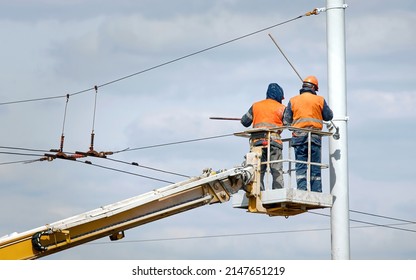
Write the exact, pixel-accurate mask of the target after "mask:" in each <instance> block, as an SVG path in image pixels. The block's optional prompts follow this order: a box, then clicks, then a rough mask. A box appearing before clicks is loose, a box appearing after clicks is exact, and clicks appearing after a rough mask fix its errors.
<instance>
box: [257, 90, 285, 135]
mask: <svg viewBox="0 0 416 280" xmlns="http://www.w3.org/2000/svg"><path fill="white" fill-rule="evenodd" d="M252 108H253V128H262V127H264V128H273V127H279V126H283V112H284V111H285V105H283V104H281V103H279V102H277V101H276V100H274V99H270V98H268V99H265V100H262V101H259V102H256V103H254V104H253V106H252ZM275 141H276V142H278V143H282V141H280V140H277V139H276V140H275Z"/></svg>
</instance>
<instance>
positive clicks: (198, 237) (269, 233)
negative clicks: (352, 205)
mask: <svg viewBox="0 0 416 280" xmlns="http://www.w3.org/2000/svg"><path fill="white" fill-rule="evenodd" d="M406 224H407V223H406ZM392 225H404V224H403V223H402V224H390V226H392ZM369 227H378V225H367V226H352V227H350V228H351V229H359V228H369ZM329 230H331V229H330V228H315V229H298V230H280V231H265V232H247V233H230V234H213V235H201V236H187V237H167V238H154V239H142V240H125V241H123V240H121V241H118V242H117V244H120V243H141V242H160V241H176V240H192V239H206V238H228V237H243V236H256V235H271V234H288V233H303V232H317V231H329ZM88 244H89V245H102V244H115V243H114V242H111V241H109V242H107V241H105V242H91V243H88Z"/></svg>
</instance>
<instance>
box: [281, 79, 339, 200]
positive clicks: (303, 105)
mask: <svg viewBox="0 0 416 280" xmlns="http://www.w3.org/2000/svg"><path fill="white" fill-rule="evenodd" d="M318 90H319V86H318V79H317V78H316V77H315V76H308V77H306V78H305V79H304V80H303V84H302V88H301V89H300V91H299V93H300V94H299V95H297V96H295V97H292V98H291V99H290V101H289V103H288V105H287V107H286V109H285V112H284V118H283V123H284V124H285V125H291V126H293V127H295V128H296V127H298V128H310V129H316V130H322V126H323V121H330V120H332V118H333V112H332V110H331V108H329V106H328V104H327V103H326V101H325V99H324V98H323V97H322V96H318V95H317V93H316V92H317V91H318ZM291 144H292V146H293V148H294V150H295V158H296V160H299V161H304V162H306V161H308V133H307V132H305V131H300V130H298V131H296V129H295V130H294V131H293V132H292V139H291ZM311 162H317V163H321V136H320V135H318V134H314V133H312V134H311ZM306 176H307V165H306V164H304V163H296V182H297V187H298V189H300V190H307V179H306ZM309 180H310V186H311V191H314V192H322V182H321V167H320V166H317V165H311V172H310V178H309Z"/></svg>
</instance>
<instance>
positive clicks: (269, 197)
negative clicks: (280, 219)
mask: <svg viewBox="0 0 416 280" xmlns="http://www.w3.org/2000/svg"><path fill="white" fill-rule="evenodd" d="M285 129H289V130H295V129H296V130H302V131H304V132H307V133H308V138H309V141H308V142H309V145H308V146H309V147H308V148H309V149H308V150H309V151H310V150H311V148H310V147H311V141H310V139H311V134H312V133H314V134H320V135H321V136H330V135H332V133H331V132H324V131H316V130H312V129H298V128H294V127H277V128H255V129H250V130H247V131H244V132H238V133H235V135H236V136H240V137H246V138H251V135H252V134H254V133H256V134H258V133H259V132H260V133H261V132H264V133H265V135H268V136H266V137H270V135H271V134H272V133H273V132H276V131H283V130H285ZM281 140H282V143H283V144H287V146H288V147H287V148H285V147H284V148H283V150H286V151H287V154H288V156H287V158H284V157H283V158H282V159H281V160H277V161H271V160H270V158H268V159H267V161H265V162H261V153H262V149H264V148H267V149H268V151H270V144H269V143H270V138H269V140H268V141H267V147H253V146H252V147H251V151H250V153H248V154H247V155H246V164H249V165H253V166H255V167H256V170H257V172H255V174H256V176H255V178H254V179H253V182H252V184H251V185H249V186H247V188H246V189H245V190H240V191H238V192H237V193H235V194H234V195H233V197H232V204H233V207H234V208H241V209H247V210H248V211H249V212H253V213H262V214H268V215H269V216H286V217H287V216H293V215H297V214H301V213H304V212H307V211H309V210H314V209H322V208H330V207H332V204H333V196H332V195H331V194H327V193H321V192H313V191H311V188H310V181H309V174H310V168H311V166H312V165H317V166H320V168H321V169H325V168H328V165H327V164H322V163H315V162H311V158H310V152H309V156H308V160H307V161H305V162H303V161H298V160H295V159H292V156H291V153H292V151H291V150H292V147H291V145H290V138H288V139H281ZM284 153H285V152H284ZM268 154H270V153H268ZM275 162H281V163H282V164H284V165H286V166H287V170H282V171H283V174H286V175H288V179H287V180H286V181H287V182H286V183H287V184H285V187H284V188H281V189H272V188H271V186H270V180H269V179H268V178H269V177H270V176H271V175H270V174H268V175H267V174H266V175H267V176H265V179H264V180H265V182H264V184H265V190H263V191H261V190H260V168H261V167H260V166H261V165H267V168H266V170H267V171H266V172H268V173H269V172H270V164H271V163H275ZM296 163H304V164H306V165H307V190H298V189H296V187H292V185H291V181H292V173H293V172H294V171H295V168H294V165H295V164H296Z"/></svg>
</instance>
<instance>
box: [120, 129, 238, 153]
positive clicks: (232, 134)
mask: <svg viewBox="0 0 416 280" xmlns="http://www.w3.org/2000/svg"><path fill="white" fill-rule="evenodd" d="M229 136H234V133H229V134H222V135H217V136H208V137H202V138H196V139H191V140H181V141H176V142H170V143H163V144H156V145H149V146H142V147H137V148H127V149H124V150H121V151H117V152H114V153H121V152H131V151H137V150H144V149H151V148H157V147H164V146H171V145H178V144H185V143H190V142H197V141H204V140H210V139H216V138H223V137H229Z"/></svg>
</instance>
